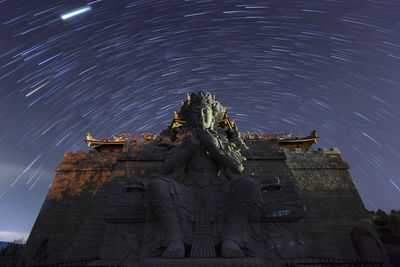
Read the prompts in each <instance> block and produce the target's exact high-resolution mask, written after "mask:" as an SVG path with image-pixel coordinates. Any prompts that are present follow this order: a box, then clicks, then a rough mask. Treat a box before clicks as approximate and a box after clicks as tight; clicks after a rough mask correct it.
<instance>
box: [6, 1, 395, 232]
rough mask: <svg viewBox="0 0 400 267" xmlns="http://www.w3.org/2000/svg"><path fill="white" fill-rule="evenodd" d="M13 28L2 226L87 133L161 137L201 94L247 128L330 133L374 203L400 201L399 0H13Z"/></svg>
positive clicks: (33, 199) (29, 219)
mask: <svg viewBox="0 0 400 267" xmlns="http://www.w3.org/2000/svg"><path fill="white" fill-rule="evenodd" d="M79 10H81V11H82V10H84V11H86V12H80V13H79V12H78V11H79ZM71 12H75V16H72V15H71V16H70V17H69V18H67V19H63V18H62V16H65V15H67V14H73V13H71ZM78 13H79V14H78ZM64 18H65V17H64ZM0 36H1V38H0V92H1V98H0V121H1V127H0V146H1V150H0V214H1V215H2V220H1V221H0V233H19V234H18V236H20V233H29V231H30V229H31V228H32V225H33V223H34V221H35V219H36V217H37V215H38V212H39V210H40V207H41V205H42V203H43V201H44V198H45V197H46V194H47V191H48V190H49V187H50V186H51V183H52V179H53V178H54V174H55V173H54V170H55V167H56V166H57V164H58V163H59V162H60V161H61V159H62V156H63V154H64V153H65V152H66V151H67V150H72V151H78V150H86V151H87V150H88V149H87V147H86V144H85V143H84V142H83V140H84V138H85V136H86V133H87V132H90V133H92V134H93V136H94V137H95V138H103V137H105V136H112V135H113V134H114V135H117V134H118V133H130V134H133V135H134V134H137V135H139V134H140V133H147V132H149V133H152V132H160V131H161V130H162V129H164V128H165V127H167V126H168V121H171V120H172V118H173V111H174V110H176V109H178V108H179V106H180V101H182V100H184V99H185V98H186V93H187V92H194V91H195V92H197V91H199V90H204V91H210V92H215V93H216V97H217V99H219V100H221V102H222V104H223V105H224V107H227V108H228V114H229V117H230V118H231V119H232V120H235V121H236V122H237V125H238V127H239V130H241V131H242V132H246V131H250V132H263V133H264V134H267V133H273V132H274V131H287V132H291V133H293V135H295V134H300V135H301V136H306V135H308V134H309V133H310V132H311V131H312V130H314V129H316V130H317V131H318V134H319V136H320V141H319V143H318V144H317V145H314V146H313V149H318V148H319V147H327V148H331V147H338V148H339V149H340V151H341V153H342V157H343V158H344V160H345V161H347V162H348V163H349V164H350V167H351V169H350V173H351V176H352V178H353V181H354V183H355V185H356V187H357V189H358V190H359V193H360V195H361V198H362V200H363V202H364V204H365V206H366V208H367V209H370V210H376V209H378V208H380V209H383V210H386V211H390V210H391V209H399V208H400V205H399V203H400V190H399V187H400V174H399V173H400V141H399V133H400V131H399V130H400V119H399V114H400V106H399V100H400V91H399V86H400V76H399V70H400V3H398V1H395V0H390V1H389V0H388V1H372V0H371V1H366V0H354V1H348V0H331V1H328V0H325V1H322V0H321V1H313V0H304V1H303V0H273V1H253V0H249V1H233V0H221V1H208V0H198V1H195V0H186V1H184V0H179V1H178V0H172V1H167V0H165V1H151V0H146V1H144V0H139V1H132V0H129V1H123V0H121V1H107V0H97V1H76V0H72V1H66V0H65V1H64V0H55V1H49V0H37V1H26V0H24V1H18V3H16V2H15V1H11V0H3V1H0ZM4 217H5V218H4ZM3 236H4V238H6V237H7V238H9V236H12V235H10V234H4V235H0V239H2V237H3ZM10 238H11V237H10ZM11 239H12V238H11Z"/></svg>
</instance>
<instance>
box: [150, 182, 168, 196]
mask: <svg viewBox="0 0 400 267" xmlns="http://www.w3.org/2000/svg"><path fill="white" fill-rule="evenodd" d="M147 193H148V194H149V196H151V197H152V198H154V197H156V198H159V197H165V196H167V195H169V184H168V182H165V181H163V180H161V179H154V180H152V181H151V182H150V183H149V184H148V185H147Z"/></svg>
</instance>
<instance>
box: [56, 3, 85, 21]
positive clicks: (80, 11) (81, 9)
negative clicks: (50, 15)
mask: <svg viewBox="0 0 400 267" xmlns="http://www.w3.org/2000/svg"><path fill="white" fill-rule="evenodd" d="M90 10H92V7H91V6H86V7H82V8H79V9H77V10H74V11H71V12H68V13H65V14H63V15H61V18H62V19H63V20H66V19H69V18H72V17H75V16H77V15H79V14H82V13H85V12H88V11H90Z"/></svg>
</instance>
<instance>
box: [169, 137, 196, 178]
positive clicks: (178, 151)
mask: <svg viewBox="0 0 400 267" xmlns="http://www.w3.org/2000/svg"><path fill="white" fill-rule="evenodd" d="M197 147H198V144H196V143H195V142H193V141H192V140H191V138H190V137H188V138H185V139H184V140H183V142H182V143H181V144H179V145H177V146H175V147H173V148H172V149H171V151H169V152H167V154H166V156H165V159H164V162H163V167H162V170H163V173H164V174H170V173H172V172H174V171H175V170H177V169H179V168H182V166H184V165H185V164H186V162H187V161H188V159H189V158H190V157H191V156H192V155H193V153H194V152H195V151H196V149H197Z"/></svg>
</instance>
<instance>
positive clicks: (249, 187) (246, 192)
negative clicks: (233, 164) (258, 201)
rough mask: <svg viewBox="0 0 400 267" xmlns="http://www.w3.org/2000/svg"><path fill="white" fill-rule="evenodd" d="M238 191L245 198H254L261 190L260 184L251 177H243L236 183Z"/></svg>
mask: <svg viewBox="0 0 400 267" xmlns="http://www.w3.org/2000/svg"><path fill="white" fill-rule="evenodd" d="M235 187H236V190H235V191H236V192H238V193H239V195H240V196H241V197H244V198H253V197H255V196H257V195H258V193H259V191H260V184H259V183H258V182H257V181H255V180H253V179H251V178H249V177H245V178H243V179H241V180H240V181H239V182H238V183H237V184H236V185H235Z"/></svg>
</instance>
